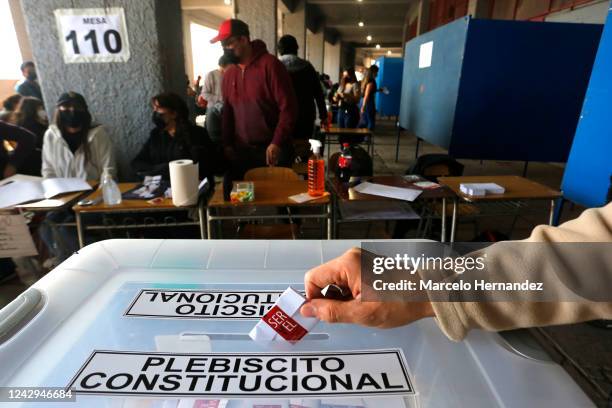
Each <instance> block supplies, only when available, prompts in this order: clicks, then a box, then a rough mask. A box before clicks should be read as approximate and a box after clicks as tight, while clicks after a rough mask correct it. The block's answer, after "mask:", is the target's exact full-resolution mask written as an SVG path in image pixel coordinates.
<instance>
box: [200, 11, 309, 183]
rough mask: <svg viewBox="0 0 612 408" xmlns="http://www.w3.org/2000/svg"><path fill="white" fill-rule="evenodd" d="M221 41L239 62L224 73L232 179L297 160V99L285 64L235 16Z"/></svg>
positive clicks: (227, 148) (227, 150)
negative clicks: (295, 139) (255, 38)
mask: <svg viewBox="0 0 612 408" xmlns="http://www.w3.org/2000/svg"><path fill="white" fill-rule="evenodd" d="M218 41H221V45H222V46H223V49H224V55H225V56H226V57H228V59H229V60H230V62H231V63H233V64H234V65H232V66H230V68H228V69H227V70H226V71H225V73H224V75H223V87H222V90H223V126H222V127H223V145H224V147H225V154H226V156H227V158H228V160H229V161H230V165H231V167H230V174H229V176H230V177H231V179H233V180H240V179H242V178H243V177H244V173H245V172H246V171H247V170H249V169H251V168H255V167H262V166H285V167H290V166H291V164H292V162H293V144H292V142H293V141H292V134H293V130H294V129H293V128H294V126H295V123H296V120H297V113H298V112H297V109H298V108H297V101H296V98H295V94H294V91H293V86H292V83H291V78H290V77H289V73H288V72H287V70H286V69H285V67H284V66H283V64H282V63H281V62H280V61H279V60H278V59H276V58H275V57H274V56H273V55H272V54H270V53H268V51H267V49H266V44H265V43H264V42H263V41H261V40H254V41H251V40H250V37H249V26H248V25H247V24H246V23H244V22H243V21H240V20H236V19H231V20H226V21H224V22H223V23H222V24H221V26H220V27H219V33H218V35H217V36H216V37H215V38H213V39H212V40H211V43H215V42H218Z"/></svg>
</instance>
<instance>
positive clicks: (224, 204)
mask: <svg viewBox="0 0 612 408" xmlns="http://www.w3.org/2000/svg"><path fill="white" fill-rule="evenodd" d="M253 183H254V185H255V199H254V200H253V201H250V202H245V203H232V202H230V201H225V200H224V199H223V188H222V187H221V186H219V187H218V188H216V189H215V192H214V194H213V196H212V198H211V199H210V200H209V202H208V206H207V208H206V218H207V222H208V228H207V230H208V238H209V239H211V238H212V231H211V230H212V228H211V227H212V225H211V223H212V221H219V222H221V221H223V220H263V219H295V218H301V219H306V218H315V219H325V220H327V237H328V239H331V235H332V225H331V203H332V202H331V199H330V197H329V195H328V196H325V197H321V198H318V199H316V200H312V201H308V202H305V203H296V202H295V201H292V200H290V199H289V197H290V196H292V195H296V194H300V193H305V192H307V191H308V182H307V181H303V180H299V181H285V180H283V181H271V180H265V181H264V180H256V181H254V182H253ZM317 206H319V207H323V209H324V211H323V212H321V213H318V214H293V215H291V214H288V215H282V214H279V215H263V214H259V215H258V214H246V215H233V214H232V215H227V214H220V212H219V211H218V210H220V209H224V208H248V207H252V208H254V207H285V208H286V207H289V208H291V207H317Z"/></svg>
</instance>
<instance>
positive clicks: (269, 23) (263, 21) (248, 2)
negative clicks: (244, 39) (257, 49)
mask: <svg viewBox="0 0 612 408" xmlns="http://www.w3.org/2000/svg"><path fill="white" fill-rule="evenodd" d="M234 7H235V11H236V18H238V19H240V20H242V21H244V22H245V23H247V24H248V25H249V31H250V32H251V39H253V40H254V39H259V40H262V41H263V42H265V43H266V46H267V47H268V51H269V52H270V53H271V54H276V41H277V38H276V24H277V21H276V20H277V16H276V13H277V9H276V7H277V3H276V0H234Z"/></svg>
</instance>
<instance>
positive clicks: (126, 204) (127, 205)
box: [72, 183, 206, 248]
mask: <svg viewBox="0 0 612 408" xmlns="http://www.w3.org/2000/svg"><path fill="white" fill-rule="evenodd" d="M139 184H140V183H119V190H120V191H121V193H125V192H126V191H129V190H131V189H133V188H134V187H136V186H138V185H139ZM87 198H88V199H91V200H96V199H101V198H102V190H96V191H94V192H93V193H91V194H90V195H89V196H88V197H87ZM147 201H148V200H122V201H121V203H120V204H118V205H106V204H104V201H100V202H99V203H97V204H94V205H88V206H83V205H78V204H77V205H75V206H73V207H72V209H73V210H74V213H75V215H76V224H77V232H78V235H79V244H80V246H81V248H82V247H83V245H84V237H85V231H86V230H87V229H104V228H109V229H128V228H158V227H174V226H187V225H199V227H200V235H201V237H202V239H204V237H205V236H206V231H205V222H204V217H205V214H204V208H203V204H201V205H197V208H198V215H199V222H197V223H196V222H180V223H173V224H171V225H166V224H130V225H113V226H89V227H87V226H86V225H85V224H84V222H83V219H82V215H83V214H94V213H96V214H120V213H147V212H161V211H189V210H191V209H193V208H196V206H190V207H176V206H175V205H174V204H173V203H172V199H171V198H163V199H162V201H161V202H160V203H157V204H151V203H149V202H147Z"/></svg>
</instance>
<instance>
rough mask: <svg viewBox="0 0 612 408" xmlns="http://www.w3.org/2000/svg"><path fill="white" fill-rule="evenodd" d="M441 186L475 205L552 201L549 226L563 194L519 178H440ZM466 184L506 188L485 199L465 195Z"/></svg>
mask: <svg viewBox="0 0 612 408" xmlns="http://www.w3.org/2000/svg"><path fill="white" fill-rule="evenodd" d="M438 182H440V184H444V185H445V186H448V187H449V188H450V189H451V190H453V192H454V193H455V194H456V196H457V199H460V200H463V201H466V202H470V203H473V204H479V203H481V204H484V203H499V202H517V201H527V200H550V212H549V217H548V223H549V225H552V224H553V219H554V213H555V202H556V200H557V199H559V198H561V197H562V193H561V192H560V191H558V190H554V189H552V188H550V187H547V186H545V185H543V184H540V183H537V182H535V181H532V180H529V179H526V178H524V177H519V176H462V177H440V178H438ZM465 183H496V184H499V185H500V186H502V187H504V189H505V190H506V191H505V192H504V194H487V195H486V196H483V197H473V196H468V195H466V194H463V193H462V192H461V189H460V187H459V186H460V185H461V184H465ZM457 199H456V200H454V202H453V221H452V226H451V237H452V238H454V234H455V226H456V221H457Z"/></svg>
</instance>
